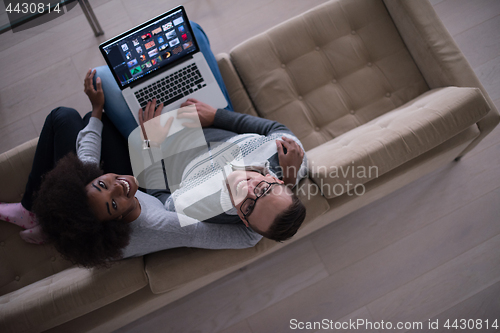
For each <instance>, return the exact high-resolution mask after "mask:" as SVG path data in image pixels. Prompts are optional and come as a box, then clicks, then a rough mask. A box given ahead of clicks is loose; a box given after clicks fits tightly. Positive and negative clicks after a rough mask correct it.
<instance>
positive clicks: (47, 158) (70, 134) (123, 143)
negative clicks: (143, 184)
mask: <svg viewBox="0 0 500 333" xmlns="http://www.w3.org/2000/svg"><path fill="white" fill-rule="evenodd" d="M90 117H91V113H90V112H89V113H87V114H86V115H85V117H83V119H82V117H81V116H80V114H79V113H78V112H77V111H76V110H75V109H71V108H66V107H58V108H57V109H54V110H52V112H51V113H50V114H49V115H48V116H47V118H46V119H45V123H44V125H43V129H42V132H41V133H40V138H39V139H38V145H37V147H36V152H35V158H34V160H33V166H32V167H31V173H30V175H29V178H28V183H27V184H26V190H25V192H24V196H23V199H22V200H21V204H22V205H23V207H24V208H26V209H27V210H31V207H32V205H33V199H34V193H35V192H36V191H38V189H39V188H40V184H41V182H42V176H43V175H45V173H47V172H49V171H50V170H52V169H53V168H54V167H55V165H56V163H57V161H59V159H60V158H61V157H63V156H65V155H66V154H68V153H70V152H73V153H75V154H76V137H77V136H78V133H79V132H80V131H81V130H82V129H83V128H84V127H85V126H87V124H88V122H89V120H90ZM102 123H103V125H104V126H103V130H102V145H101V165H102V169H103V171H104V173H116V174H119V175H133V173H132V166H131V164H130V157H129V153H128V143H127V140H126V139H125V138H124V137H123V136H122V135H121V134H120V132H119V131H118V130H117V129H116V127H115V126H114V125H113V123H112V122H111V121H110V120H109V118H108V117H107V116H106V114H103V115H102Z"/></svg>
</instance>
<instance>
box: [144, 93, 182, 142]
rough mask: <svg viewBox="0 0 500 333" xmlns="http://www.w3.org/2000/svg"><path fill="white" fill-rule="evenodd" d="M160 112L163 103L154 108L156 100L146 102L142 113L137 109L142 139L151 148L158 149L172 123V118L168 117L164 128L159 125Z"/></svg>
mask: <svg viewBox="0 0 500 333" xmlns="http://www.w3.org/2000/svg"><path fill="white" fill-rule="evenodd" d="M161 110H163V103H160V104H159V105H158V107H156V98H153V100H152V101H150V102H148V104H147V105H146V107H145V108H144V111H143V110H142V109H139V124H140V125H141V129H142V132H141V134H142V139H143V140H149V142H150V144H151V145H152V146H153V147H159V146H160V145H161V144H162V142H163V141H164V140H165V138H166V137H167V136H168V132H169V131H170V126H172V122H173V121H174V117H170V118H169V119H168V120H167V122H166V124H165V126H162V125H161V122H160V121H161V118H160V117H158V116H159V115H161Z"/></svg>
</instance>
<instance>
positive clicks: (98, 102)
mask: <svg viewBox="0 0 500 333" xmlns="http://www.w3.org/2000/svg"><path fill="white" fill-rule="evenodd" d="M95 73H96V70H95V69H94V70H91V69H89V71H88V72H87V74H86V75H85V79H84V81H83V86H84V90H83V91H84V92H85V93H86V94H87V96H88V97H89V100H90V103H91V104H92V117H96V118H99V119H101V117H102V110H103V108H104V92H103V91H102V83H101V78H100V77H98V78H97V79H96V87H97V89H95V88H94V84H93V83H92V80H93V79H94V75H95Z"/></svg>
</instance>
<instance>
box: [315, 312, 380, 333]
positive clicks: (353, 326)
mask: <svg viewBox="0 0 500 333" xmlns="http://www.w3.org/2000/svg"><path fill="white" fill-rule="evenodd" d="M327 319H328V318H327ZM358 320H360V321H358ZM369 322H371V323H373V318H372V315H371V313H370V311H368V308H366V307H365V306H364V307H362V308H361V309H358V310H356V311H353V312H352V313H350V314H348V315H347V316H345V317H343V318H340V319H338V320H336V321H332V322H329V323H328V325H325V326H324V328H323V329H321V330H319V331H316V332H314V333H321V332H346V333H347V332H352V333H356V332H364V333H378V332H380V331H379V330H377V329H375V328H373V325H372V326H370V325H369V324H368V323H369ZM358 324H359V325H358ZM337 325H338V326H337ZM332 327H333V328H332Z"/></svg>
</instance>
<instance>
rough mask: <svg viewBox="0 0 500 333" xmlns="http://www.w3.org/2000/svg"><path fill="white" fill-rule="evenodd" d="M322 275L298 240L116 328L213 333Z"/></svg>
mask: <svg viewBox="0 0 500 333" xmlns="http://www.w3.org/2000/svg"><path fill="white" fill-rule="evenodd" d="M326 277H328V273H327V272H326V270H325V268H324V266H323V263H322V262H321V260H320V258H319V256H318V255H317V253H316V251H315V250H314V247H313V246H312V244H311V242H310V241H309V240H300V241H298V242H297V243H294V244H291V245H290V247H288V248H287V251H277V252H276V253H274V254H272V255H270V256H269V257H266V258H263V260H261V261H259V263H258V264H257V265H254V264H251V265H249V266H247V268H246V269H244V270H241V271H238V272H236V273H235V274H232V275H231V277H230V278H226V279H223V280H221V281H217V282H216V283H214V284H212V285H210V286H207V287H205V288H203V289H202V290H200V291H198V292H196V293H194V294H192V295H190V296H188V297H187V298H185V299H182V300H180V301H178V302H175V303H173V304H170V305H167V306H166V307H164V308H162V309H160V310H158V311H156V312H154V313H152V314H150V315H148V316H145V317H143V318H141V319H139V320H138V321H136V322H134V323H132V324H130V325H129V326H127V328H123V329H122V330H120V332H134V331H135V328H136V327H141V330H147V331H148V332H195V331H198V332H218V331H220V330H223V329H226V328H227V327H230V326H232V325H234V324H236V323H238V322H240V321H242V320H244V319H245V318H246V317H248V316H251V315H253V314H254V313H256V312H257V311H258V310H259V309H262V308H266V307H268V306H270V305H272V304H275V303H277V302H280V301H282V300H283V299H286V298H287V297H289V296H290V295H293V294H294V293H296V292H298V291H300V290H302V289H304V288H307V287H308V286H310V285H312V284H314V283H316V282H318V281H321V280H323V279H325V278H326Z"/></svg>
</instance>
